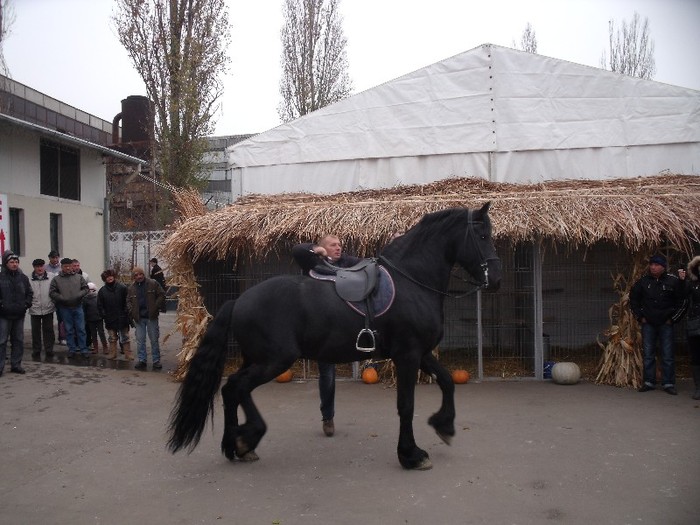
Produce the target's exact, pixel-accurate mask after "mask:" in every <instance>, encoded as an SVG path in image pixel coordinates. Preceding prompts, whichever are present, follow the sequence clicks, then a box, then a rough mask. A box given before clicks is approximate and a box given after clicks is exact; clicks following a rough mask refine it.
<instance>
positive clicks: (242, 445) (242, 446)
mask: <svg viewBox="0 0 700 525" xmlns="http://www.w3.org/2000/svg"><path fill="white" fill-rule="evenodd" d="M248 452H251V450H250V448H249V447H248V444H247V443H246V442H245V441H244V440H243V438H242V437H241V436H238V437H237V438H236V456H238V457H239V458H242V457H243V456H245V455H246V454H248Z"/></svg>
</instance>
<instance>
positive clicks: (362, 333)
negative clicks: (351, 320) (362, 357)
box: [355, 328, 376, 352]
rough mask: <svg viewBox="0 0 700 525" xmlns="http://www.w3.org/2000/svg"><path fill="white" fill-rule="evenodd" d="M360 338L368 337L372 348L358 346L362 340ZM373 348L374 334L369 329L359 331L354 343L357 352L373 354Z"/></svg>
mask: <svg viewBox="0 0 700 525" xmlns="http://www.w3.org/2000/svg"><path fill="white" fill-rule="evenodd" d="M362 336H369V342H370V343H372V346H360V339H362ZM375 347H376V342H375V340H374V332H373V331H372V330H370V329H369V328H363V329H362V330H360V333H359V334H357V341H355V348H356V349H357V351H358V352H374V349H375Z"/></svg>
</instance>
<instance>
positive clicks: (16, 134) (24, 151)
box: [0, 77, 145, 279]
mask: <svg viewBox="0 0 700 525" xmlns="http://www.w3.org/2000/svg"><path fill="white" fill-rule="evenodd" d="M111 139H112V123H111V122H107V121H104V120H102V119H99V118H97V117H95V116H93V115H89V114H87V113H85V112H84V111H81V110H79V109H77V108H74V107H72V106H69V105H67V104H64V103H62V102H60V101H58V100H56V99H54V98H51V97H49V96H47V95H44V94H43V93H40V92H38V91H36V90H33V89H31V88H30V87H28V86H25V85H23V84H20V83H18V82H15V81H13V80H10V79H7V78H5V77H0V195H2V199H3V206H4V208H3V209H2V214H3V216H6V217H8V218H9V221H7V222H6V223H5V224H7V227H8V228H9V231H8V232H5V241H4V242H5V248H6V249H8V248H9V249H12V250H13V251H14V252H15V253H17V254H18V255H19V256H20V257H21V259H22V260H21V266H22V267H23V268H24V269H25V271H27V270H31V261H32V260H33V259H36V258H42V259H47V255H48V253H49V251H50V250H52V249H53V250H58V251H59V252H60V253H61V256H62V257H71V258H77V259H79V260H80V261H81V266H82V268H83V269H84V270H85V271H86V272H88V274H89V275H90V276H91V278H92V279H94V278H97V277H98V276H99V274H100V272H101V271H102V270H103V269H104V268H105V264H106V260H108V253H109V248H108V234H107V232H108V225H107V223H106V219H107V217H106V210H107V208H106V205H107V200H106V197H107V186H106V185H107V183H106V180H107V178H106V164H107V162H108V161H109V162H123V163H127V164H129V165H131V166H133V169H134V170H138V167H139V164H141V163H145V162H144V161H142V160H140V159H137V158H135V157H132V156H129V155H125V154H123V153H120V152H118V151H114V150H112V149H110V148H108V147H107V144H110V143H111ZM0 237H1V236H0Z"/></svg>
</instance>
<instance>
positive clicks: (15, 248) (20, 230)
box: [10, 208, 24, 257]
mask: <svg viewBox="0 0 700 525" xmlns="http://www.w3.org/2000/svg"><path fill="white" fill-rule="evenodd" d="M23 241H24V210H21V209H19V208H10V249H11V250H12V253H15V254H17V255H18V256H20V257H21V256H23V255H24V254H23V253H22V250H23Z"/></svg>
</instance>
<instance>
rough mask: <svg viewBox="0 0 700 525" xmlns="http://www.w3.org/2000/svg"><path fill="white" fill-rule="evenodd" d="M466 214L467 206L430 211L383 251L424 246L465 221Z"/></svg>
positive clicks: (401, 250) (389, 252)
mask: <svg viewBox="0 0 700 525" xmlns="http://www.w3.org/2000/svg"><path fill="white" fill-rule="evenodd" d="M477 211H479V210H477ZM466 215H467V209H466V208H448V209H445V210H439V211H435V212H432V213H428V214H426V215H424V216H423V218H422V219H421V220H420V221H418V223H417V224H416V225H414V226H413V227H412V228H411V229H409V230H408V231H407V232H406V233H405V234H403V235H402V236H400V237H397V238H396V239H394V240H393V241H391V242H390V243H389V244H388V245H387V246H386V247H385V248H384V250H382V253H383V254H385V255H387V256H390V255H392V254H398V253H402V252H403V251H405V250H408V249H410V247H411V246H414V245H416V244H418V245H420V246H424V245H426V244H428V243H429V242H430V240H431V239H434V238H435V236H437V235H440V234H444V232H445V230H451V229H452V228H453V227H455V226H458V225H459V224H460V223H462V222H463V221H465V219H466Z"/></svg>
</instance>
